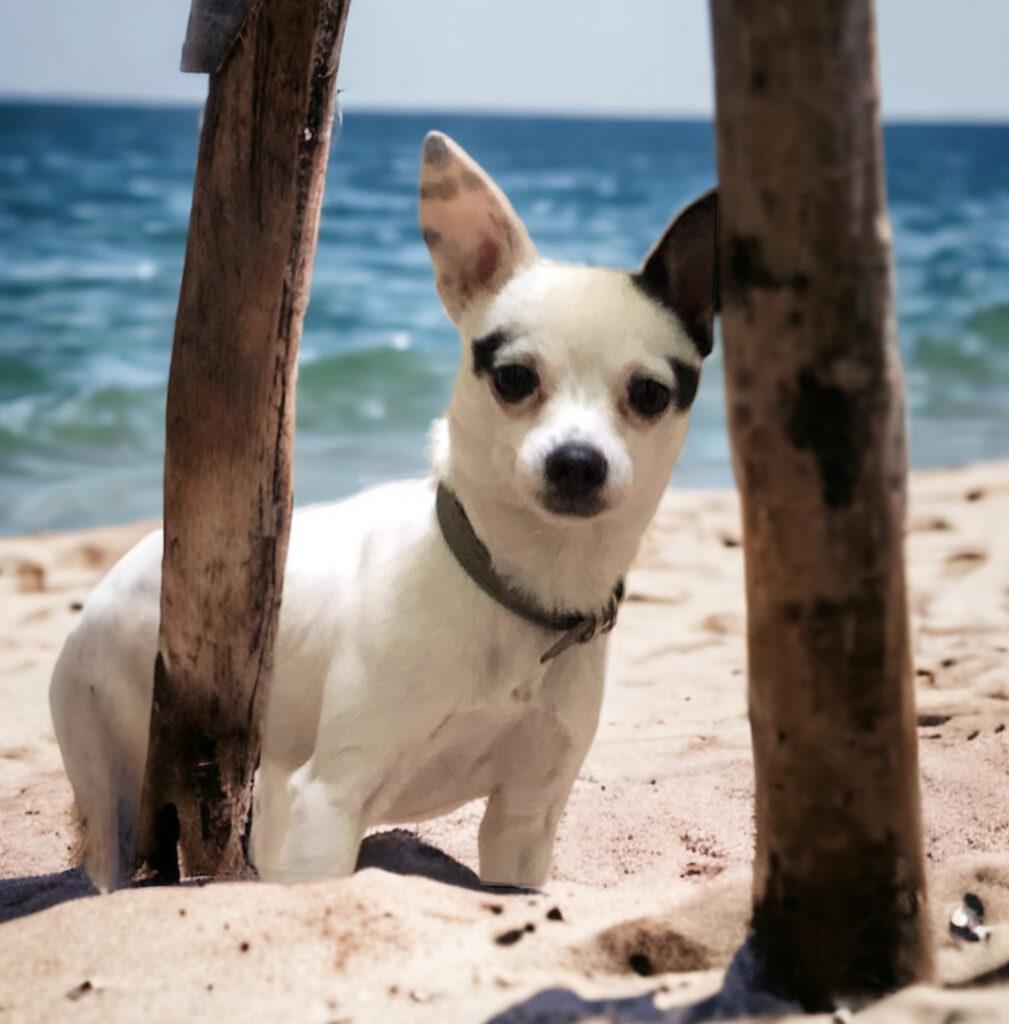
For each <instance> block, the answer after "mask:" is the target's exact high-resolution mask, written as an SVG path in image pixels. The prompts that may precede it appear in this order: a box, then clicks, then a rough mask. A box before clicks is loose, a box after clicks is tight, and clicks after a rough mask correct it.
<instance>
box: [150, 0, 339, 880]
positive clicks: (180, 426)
mask: <svg viewBox="0 0 1009 1024" xmlns="http://www.w3.org/2000/svg"><path fill="white" fill-rule="evenodd" d="M349 6H350V3H349V0H260V2H259V3H257V5H256V6H255V8H254V10H253V12H252V13H251V14H250V16H249V18H248V20H247V21H246V23H245V25H244V27H243V30H242V33H241V35H240V37H239V38H238V39H237V40H236V43H235V45H234V46H233V48H232V49H231V51H230V53H229V54H228V57H227V59H226V60H225V62H224V64H223V66H222V67H221V69H220V70H219V71H218V72H217V73H216V74H214V75H212V76H211V79H210V92H209V96H208V99H207V104H206V109H205V111H204V121H203V132H202V136H201V139H200V153H199V162H198V165H197V171H196V183H195V187H194V192H193V208H192V214H191V217H190V223H189V240H188V245H187V248H186V262H185V270H184V273H183V278H182V290H181V294H180V297H179V309H178V317H177V320H176V325H175V342H174V347H173V349H172V363H171V372H170V376H169V383H168V415H167V447H166V452H165V548H164V561H163V567H162V585H161V633H160V641H159V653H158V657H157V664H156V667H155V677H154V702H153V707H152V711H151V733H150V748H149V751H148V757H147V771H146V777H145V783H144V794H143V800H142V810H141V834H140V837H139V849H138V853H139V856H140V860H141V861H144V860H146V862H147V865H148V868H149V869H150V870H153V871H154V873H155V874H158V875H160V876H161V877H162V878H163V879H168V880H170V879H172V878H173V877H174V878H177V877H178V873H179V870H180V865H179V864H178V862H177V861H176V851H175V839H176V836H177V837H178V840H179V844H178V845H179V852H180V853H181V861H182V862H181V871H182V873H184V874H186V875H188V876H198V875H211V876H215V877H218V878H226V877H240V876H242V875H244V874H246V873H247V871H248V869H247V860H246V851H245V843H246V839H247V830H248V825H249V819H250V810H251V791H252V776H253V772H254V771H255V768H256V765H257V763H258V760H259V752H260V718H261V711H262V708H263V704H264V700H265V697H266V690H267V686H268V683H269V676H270V668H271V659H272V655H273V642H274V634H275V631H276V627H277V613H278V610H279V607H280V599H281V588H282V584H283V573H284V563H285V558H286V553H287V537H288V529H289V527H290V518H291V504H292V489H291V441H292V434H293V427H294V383H295V366H296V364H295V360H296V357H297V351H298V343H299V341H300V338H301V326H302V319H303V317H304V312H305V307H306V305H307V302H308V289H309V282H310V279H311V271H312V261H313V258H314V255H315V243H316V238H317V235H318V224H319V208H320V205H321V201H322V190H323V184H324V181H325V173H326V162H327V157H328V153H329V140H330V130H331V123H332V116H333V100H334V83H335V79H336V71H337V66H338V60H339V53H340V46H341V42H342V37H343V30H344V26H345V23H346V18H347V11H348V8H349Z"/></svg>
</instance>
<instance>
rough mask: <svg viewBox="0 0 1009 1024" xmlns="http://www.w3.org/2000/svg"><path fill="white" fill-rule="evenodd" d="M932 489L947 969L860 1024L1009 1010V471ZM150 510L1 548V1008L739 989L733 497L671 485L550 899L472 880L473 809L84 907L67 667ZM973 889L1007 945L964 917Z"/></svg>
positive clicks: (561, 1014) (644, 559)
mask: <svg viewBox="0 0 1009 1024" xmlns="http://www.w3.org/2000/svg"><path fill="white" fill-rule="evenodd" d="M912 494H913V499H912V508H911V515H910V519H909V554H910V558H909V564H910V583H911V592H912V610H913V616H914V636H915V652H916V664H917V683H918V697H919V715H920V717H919V722H920V727H919V738H920V741H921V762H922V789H923V799H924V813H925V825H926V849H927V856H928V863H929V868H930V884H931V899H932V914H933V917H934V927H935V935H936V941H937V946H938V954H939V955H938V970H939V983H938V984H936V985H931V986H918V987H916V988H914V989H910V990H907V991H905V992H903V993H900V994H898V995H896V996H894V997H891V998H890V999H888V1000H886V1001H884V1002H882V1003H879V1004H877V1005H876V1006H874V1007H870V1008H868V1009H866V1010H864V1011H863V1012H861V1013H860V1014H859V1015H858V1019H859V1020H861V1019H864V1020H865V1021H866V1022H889V1021H897V1022H900V1021H914V1022H926V1021H928V1022H932V1021H935V1022H937V1024H938V1022H944V1024H953V1022H954V1021H956V1022H975V1021H976V1022H981V1021H985V1022H987V1021H1003V1020H1004V1021H1009V968H1007V967H1006V965H1007V963H1009V464H995V465H985V466H977V467H971V468H968V469H964V470H955V471H943V472H937V473H929V474H922V475H918V476H916V477H915V478H914V481H913V486H912ZM149 525H150V524H147V525H146V526H145V525H133V526H125V527H116V528H111V529H105V530H89V531H81V532H78V533H70V534H61V535H52V536H39V537H29V538H14V539H5V540H0V613H2V618H0V621H2V623H3V628H2V632H0V921H4V920H6V923H3V924H0V1020H3V1021H63V1020H67V1021H71V1020H72V1021H135V1020H145V1021H177V1020H213V1021H215V1024H225V1022H227V1021H242V1022H248V1021H260V1020H262V1021H298V1022H320V1024H321V1022H333V1024H335V1022H338V1021H343V1022H350V1021H355V1022H384V1021H421V1022H428V1021H430V1022H436V1021H437V1022H455V1021H463V1022H469V1021H498V1022H503V1021H528V1022H531V1021H561V1020H564V1021H590V1020H591V1021H606V1020H614V1021H615V1020H620V1021H642V1022H644V1021H658V1020H664V1019H667V1016H666V1013H665V1010H666V1008H668V1007H674V1006H680V1005H683V1004H685V1003H689V1002H691V1001H692V1000H696V999H699V998H702V997H704V996H706V995H708V994H710V993H712V992H714V991H715V990H716V989H718V987H719V985H720V984H721V980H722V976H723V973H724V970H725V967H726V965H727V964H728V962H729V959H730V957H731V956H732V953H733V951H734V950H735V949H736V948H737V946H738V945H739V944H740V942H741V941H742V939H743V937H744V933H745V924H746V915H747V908H748V895H749V892H748V890H749V860H750V854H751V843H752V828H753V825H752V813H751V795H752V780H751V761H750V749H749V732H748V728H747V722H746V717H745V675H744V658H745V650H744V607H743V591H742V553H741V549H740V547H739V525H738V510H737V505H736V500H735V497H734V495H732V494H731V493H728V492H726V493H697V492H672V493H670V494H669V496H668V497H667V499H666V500H665V501H664V503H663V506H662V508H661V510H660V513H659V515H658V517H657V520H656V523H655V525H654V528H653V529H652V530H651V532H650V533H649V535H648V536H647V538H646V540H645V543H644V544H643V546H642V550H641V554H640V558H639V560H638V563H637V567H636V569H635V571H634V572H633V573H632V574H631V576H630V578H629V581H628V583H629V588H628V589H629V596H628V600H627V602H626V604H625V607H624V609H623V611H622V614H621V621H620V624H619V626H618V628H617V630H616V632H615V634H614V636H613V640H612V645H611V652H612V656H611V662H610V671H609V681H608V696H607V701H606V705H605V707H604V711H603V716H602V723H601V726H600V729H599V735H598V737H597V739H596V743H595V746H594V747H593V750H592V753H591V754H590V756H589V759H588V761H587V763H586V764H585V766H584V769H583V771H582V774H581V777H580V779H579V781H578V784H577V785H576V787H575V790H574V794H573V796H572V799H571V802H570V804H569V805H568V809H567V813H566V815H565V818H564V821H563V823H562V826H561V829H560V836H559V841H558V847H557V856H556V863H555V869H554V878H553V881H552V882H551V883H550V884H549V885H548V886H547V888H546V890H545V891H544V892H542V893H537V894H513V895H502V894H498V893H489V892H485V891H481V890H480V889H479V887H478V886H477V884H476V879H475V876H474V875H473V874H472V870H471V869H472V868H474V867H475V865H476V829H477V822H478V820H479V813H480V808H479V807H478V806H470V807H467V808H463V809H462V810H461V811H459V812H458V813H456V814H454V815H452V816H451V817H448V818H444V819H442V820H440V821H436V822H433V823H428V824H426V825H423V826H421V827H419V828H418V830H417V835H416V836H413V835H410V834H408V833H405V832H400V833H394V834H391V835H390V834H386V835H384V836H380V837H376V838H372V839H370V840H369V841H368V842H367V843H366V848H365V851H364V854H363V861H364V862H365V863H366V864H369V865H375V866H371V867H364V868H363V869H362V870H360V871H359V872H358V873H357V874H356V875H355V876H354V877H353V878H350V879H346V880H343V881H336V882H329V883H323V884H317V885H311V886H293V887H279V886H273V885H265V884H255V883H242V884H231V885H223V884H222V885H212V886H206V887H202V888H201V887H195V886H190V887H182V888H175V889H139V890H133V891H126V892H120V893H117V894H115V895H112V896H104V897H89V898H83V899H73V900H70V899H69V897H72V896H80V895H86V894H87V892H88V890H87V886H86V883H85V882H84V881H83V880H82V879H81V877H80V876H79V875H77V874H74V873H73V872H71V871H68V870H67V869H68V868H69V867H70V865H71V849H72V846H73V834H72V830H71V825H70V820H71V819H70V804H71V797H70V790H69V786H68V784H67V781H66V778H65V777H64V775H63V772H62V769H61V766H60V760H59V754H58V751H57V749H56V746H55V742H54V738H53V734H52V727H51V724H50V721H49V712H48V705H47V701H46V689H47V686H48V679H49V672H50V670H51V667H52V663H53V661H54V659H55V657H56V654H57V652H58V649H59V646H60V643H61V642H62V639H63V637H64V636H65V635H66V634H67V632H68V631H69V630H70V629H71V628H72V627H73V624H74V621H75V618H76V617H77V615H78V614H79V610H80V604H81V602H82V601H83V600H84V599H85V598H86V596H87V593H88V591H89V589H90V588H91V587H92V586H93V584H94V583H95V581H96V580H97V579H98V578H99V577H100V575H101V574H102V572H103V571H104V570H105V569H106V568H107V567H108V566H109V565H110V564H111V563H112V562H113V561H114V560H115V559H116V558H118V557H119V556H120V555H121V554H122V553H123V552H124V551H125V550H126V549H127V548H128V547H129V546H131V545H132V544H133V543H134V542H135V541H136V540H137V539H138V538H139V537H140V536H142V535H143V533H145V532H146V530H147V529H148V528H149ZM425 876H426V877H425ZM967 892H974V893H976V894H977V895H978V896H980V897H981V899H982V901H983V903H984V907H985V911H986V923H987V924H989V925H991V931H990V934H989V936H988V939H987V940H986V941H982V942H977V943H969V942H963V941H961V940H956V939H954V938H953V937H951V935H950V933H949V930H948V920H949V917H950V913H951V912H952V910H953V908H954V907H955V906H956V905H957V904H958V903H959V902H960V900H961V898H962V897H963V895H964V894H965V893H967ZM986 972H987V977H985V978H983V979H982V983H975V984H972V985H970V986H969V987H963V983H964V982H965V981H967V980H968V979H973V978H977V977H978V976H979V975H985V973H986ZM822 1019H827V1018H822Z"/></svg>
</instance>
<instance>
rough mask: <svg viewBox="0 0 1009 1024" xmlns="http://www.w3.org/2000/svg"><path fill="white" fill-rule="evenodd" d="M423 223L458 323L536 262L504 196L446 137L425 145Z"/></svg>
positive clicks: (433, 137) (434, 135) (441, 287)
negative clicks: (518, 273) (474, 307)
mask: <svg viewBox="0 0 1009 1024" xmlns="http://www.w3.org/2000/svg"><path fill="white" fill-rule="evenodd" d="M420 224H421V230H422V231H423V232H424V241H425V242H426V243H427V247H428V251H429V252H430V253H431V262H432V263H434V272H435V278H436V280H437V284H438V294H439V295H441V301H442V302H443V303H444V304H445V311H446V312H447V313H448V315H449V316H450V317H451V318H452V320H453V321H455V322H456V323H458V321H459V317H460V316H461V315H462V313H463V312H464V311H465V310H466V308H467V307H468V306H470V305H471V304H472V303H473V302H475V301H477V300H479V299H481V298H487V297H489V296H491V295H493V294H494V293H495V292H497V291H498V290H499V289H500V288H501V287H502V286H503V285H504V284H505V283H506V282H507V281H508V279H509V278H510V277H512V276H513V275H514V274H515V273H516V272H517V271H518V270H521V269H522V268H523V267H526V266H529V265H530V264H532V263H534V262H535V261H536V249H535V247H534V246H533V243H532V239H531V238H530V237H529V232H528V231H526V227H525V225H524V224H523V223H522V221H521V220H520V219H519V216H518V214H517V213H516V212H515V211H514V210H513V209H512V205H511V203H509V202H508V200H507V198H505V194H504V193H503V192H502V191H501V189H499V188H498V187H497V185H495V184H494V182H493V181H492V180H491V178H490V176H489V175H488V174H487V172H486V171H484V169H483V168H482V167H481V166H480V165H479V164H478V163H477V162H476V161H475V160H474V159H473V158H472V157H471V156H470V155H469V154H468V153H466V152H465V150H463V149H462V147H461V146H458V145H457V144H456V143H455V142H453V141H452V140H451V139H450V138H449V137H448V136H447V135H442V134H441V132H431V133H430V134H429V135H428V136H427V138H426V139H425V140H424V151H423V156H422V161H421V170H420Z"/></svg>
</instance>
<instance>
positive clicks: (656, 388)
mask: <svg viewBox="0 0 1009 1024" xmlns="http://www.w3.org/2000/svg"><path fill="white" fill-rule="evenodd" d="M627 398H628V400H629V401H630V403H631V405H632V406H633V407H634V411H635V412H636V413H637V414H638V415H639V416H644V418H645V419H646V420H652V419H655V417H656V416H659V415H661V414H662V413H664V412H665V411H666V409H667V408H669V403H670V402H671V401H672V398H673V392H672V391H671V390H670V389H669V388H668V387H666V385H665V384H663V383H662V382H661V381H658V380H654V379H653V378H652V377H635V378H633V380H631V382H630V384H628V385H627Z"/></svg>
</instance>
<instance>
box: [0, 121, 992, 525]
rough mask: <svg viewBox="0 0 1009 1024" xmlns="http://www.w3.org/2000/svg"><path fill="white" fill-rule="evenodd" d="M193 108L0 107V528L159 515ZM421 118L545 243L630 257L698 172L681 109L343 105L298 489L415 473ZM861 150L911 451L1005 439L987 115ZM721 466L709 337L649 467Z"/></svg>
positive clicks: (429, 292) (423, 275)
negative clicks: (875, 193) (494, 111)
mask: <svg viewBox="0 0 1009 1024" xmlns="http://www.w3.org/2000/svg"><path fill="white" fill-rule="evenodd" d="M199 119H200V114H199V111H198V110H196V109H193V108H186V109H151V108H132V109H126V108H123V109H118V108H112V107H87V106H70V105H63V106H43V105H33V104H7V105H0V533H17V532H23V531H35V530H42V529H51V528H58V527H73V526H82V525H86V524H95V523H107V522H115V521H122V520H128V519H133V518H137V517H143V516H156V515H158V514H159V511H160V505H161V462H162V454H163V429H164V424H163V417H164V395H165V382H166V377H167V372H168V360H169V352H170V348H171V340H172V324H173V320H174V315H175V304H176V299H177V295H178V288H179V280H180V275H181V271H182V258H183V251H184V247H185V239H186V223H187V218H188V213H189V202H190V190H191V187H192V179H193V170H194V164H195V154H196V146H197V137H198V132H199ZM431 128H440V129H443V130H445V131H447V132H449V133H450V134H451V135H453V136H455V137H456V138H457V139H458V140H459V141H460V142H461V143H462V144H463V145H464V146H465V147H466V148H467V149H469V150H470V151H471V152H472V153H473V154H474V156H476V158H477V159H478V160H480V162H481V163H483V164H484V166H486V167H487V168H488V169H489V170H490V171H491V173H492V174H493V175H494V176H495V177H496V179H497V180H498V181H499V183H500V184H501V185H502V186H503V188H504V189H505V190H506V191H507V193H508V194H509V196H510V197H511V198H512V201H513V203H514V205H515V206H516V208H517V209H518V211H519V213H520V214H521V215H522V216H523V217H524V219H525V220H526V222H527V224H528V225H529V227H530V230H531V232H532V234H533V237H534V238H535V239H536V241H537V244H538V246H539V248H540V250H541V252H542V253H543V254H544V255H546V256H549V257H552V258H555V259H561V260H574V261H581V262H588V263H597V264H603V265H615V266H627V267H631V266H634V265H636V264H637V263H638V262H639V260H640V258H641V256H642V255H643V253H644V252H645V251H646V250H647V248H648V247H649V246H650V244H651V243H652V241H653V240H654V238H655V237H656V236H657V234H658V233H659V232H660V231H661V229H662V228H663V226H664V225H665V224H666V222H667V220H668V218H669V216H670V215H671V214H672V213H673V212H674V211H675V210H676V209H677V208H678V207H679V206H680V205H681V204H682V203H683V202H685V201H686V200H687V199H689V198H691V197H693V196H694V195H695V194H696V193H698V192H700V191H701V190H703V189H705V188H707V187H709V186H710V185H711V184H713V182H714V178H715V174H714V158H713V141H712V130H711V126H710V125H709V124H707V123H704V122H691V121H669V122H659V121H619V120H584V119H579V120H573V119H545V118H544V119H541V118H529V117H522V118H519V117H515V118H511V117H486V116H479V117H478V116H462V115H446V114H437V113H430V114H410V115H400V114H350V115H349V116H348V117H347V118H346V119H345V121H344V124H343V129H342V133H341V135H340V137H339V139H338V141H337V143H336V145H335V146H334V148H333V154H332V162H331V167H330V173H329V180H328V184H327V189H326V198H325V204H324V208H323V216H322V228H321V233H320V239H319V251H318V258H317V262H316V267H315V276H314V283H313V288H312V300H311V305H310V308H309V311H308V316H307V319H306V322H305V334H304V340H303V343H302V348H301V363H300V380H299V386H298V433H297V446H296V468H295V472H296V500H297V501H298V502H299V503H304V502H309V501H317V500H320V499H325V498H333V497H337V496H340V495H344V494H348V493H350V492H353V491H355V490H357V489H358V488H360V487H361V486H363V485H366V484H371V483H374V482H377V481H381V480H385V479H388V478H392V477H397V476H402V475H408V474H416V473H420V472H422V471H423V470H424V466H425V455H424V449H425V434H426V431H427V428H428V425H429V423H430V421H431V420H432V418H434V417H435V416H437V415H438V414H439V412H440V411H441V409H442V408H443V406H444V404H445V402H446V399H447V396H448V393H449V388H450V386H451V381H452V377H453V373H454V369H455V366H456V361H457V359H458V356H459V350H458V338H457V336H456V335H455V334H454V332H453V330H452V328H451V326H450V324H449V323H448V321H447V319H446V318H445V316H444V314H443V313H442V311H441V308H440V306H439V304H438V301H437V297H436V294H435V290H434V286H433V281H432V275H431V270H430V265H429V263H428V259H427V253H426V250H425V248H424V246H423V243H422V242H421V239H420V235H419V231H418V227H417V216H416V184H417V168H418V150H419V146H420V141H421V139H422V138H423V136H424V134H425V132H427V131H428V130H429V129H431ZM886 148H887V161H888V182H889V199H890V214H891V218H892V221H893V226H894V233H895V244H896V255H897V264H898V275H897V277H898V310H899V323H900V337H901V345H902V348H903V352H904V358H905V364H906V368H907V384H908V389H909V406H910V412H911V444H912V459H913V463H914V465H916V466H929V465H945V464H954V463H962V462H965V461H968V460H972V459H983V458H992V457H1004V456H1009V126H1004V125H1003V126H982V125H970V126H968V125H962V126H957V125H927V124H916V125H893V126H890V127H888V128H887V130H886ZM731 480H732V477H731V471H730V467H729V459H728V448H727V441H726V434H725V423H724V410H723V402H722V391H721V367H720V356H719V355H718V354H717V353H716V355H715V356H714V357H713V359H712V361H711V362H710V363H709V365H708V369H707V372H706V374H705V377H704V381H703V384H702V388H701V392H700V396H699V399H698V404H697V406H696V410H695V413H694V416H693V419H692V426H691V436H690V438H689V439H688V442H687V447H686V451H685V454H684V457H683V459H682V461H681V463H680V466H679V467H678V469H677V471H676V474H675V476H674V482H675V483H676V484H677V485H679V486H687V487H692V486H728V485H730V484H731Z"/></svg>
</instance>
